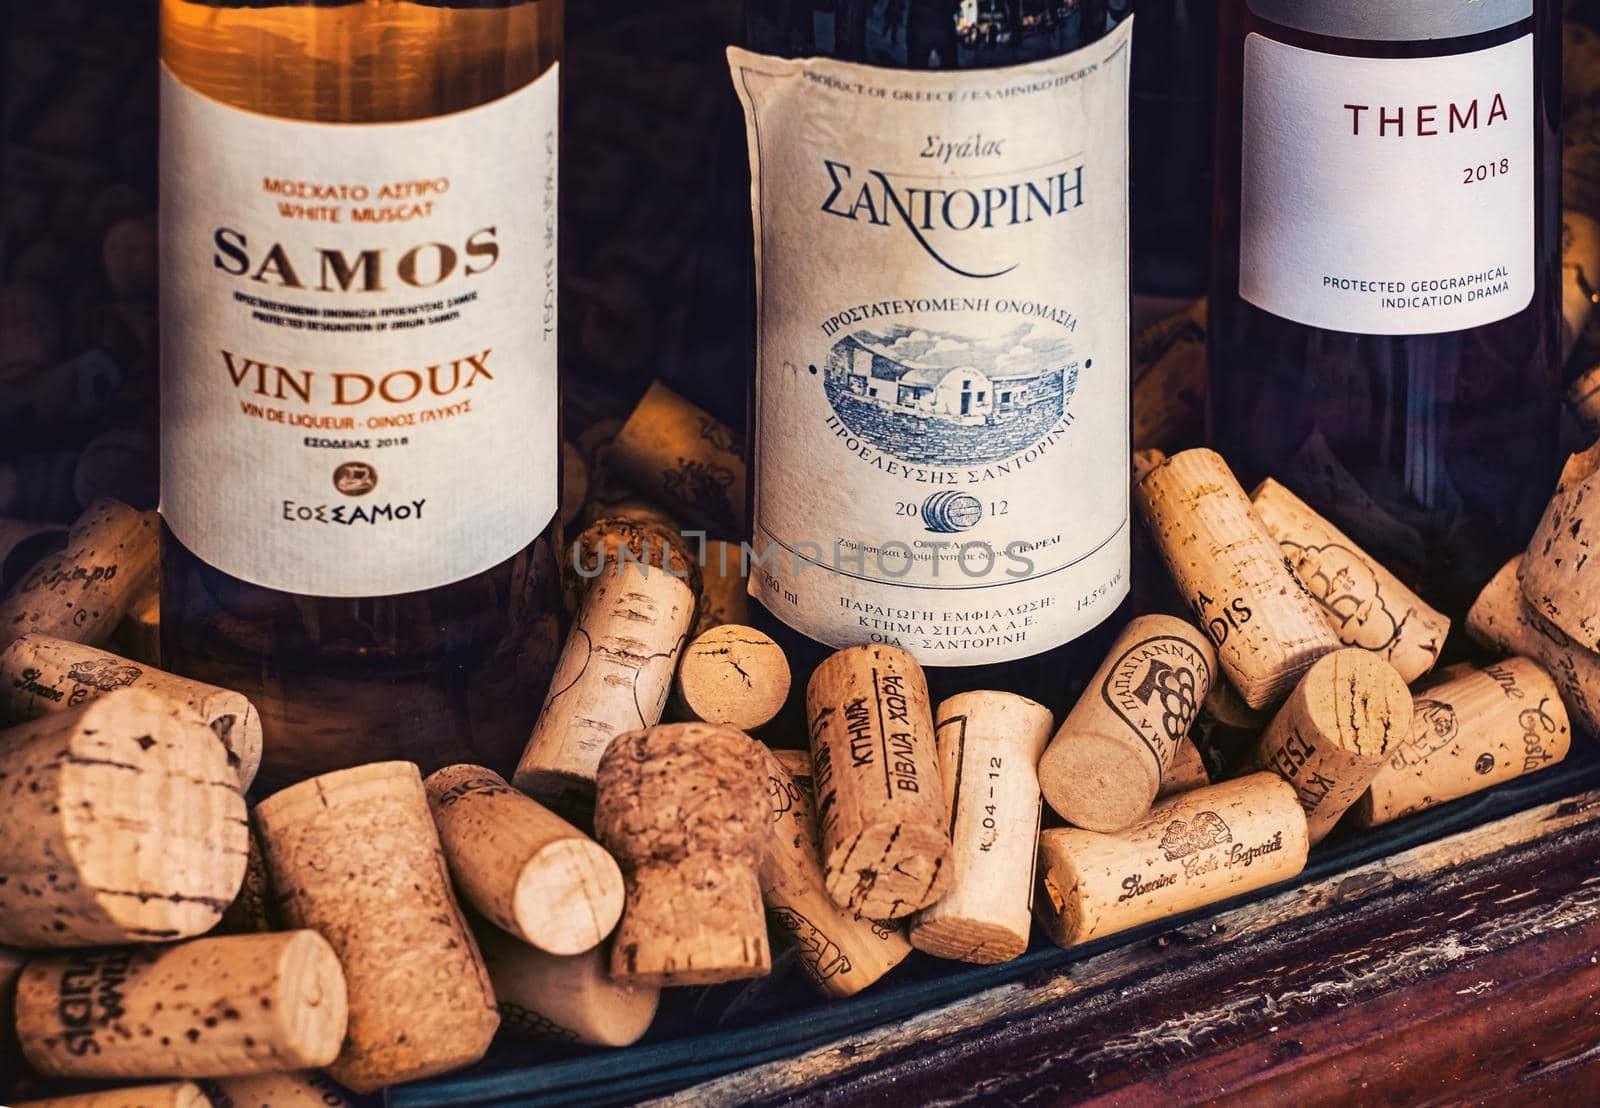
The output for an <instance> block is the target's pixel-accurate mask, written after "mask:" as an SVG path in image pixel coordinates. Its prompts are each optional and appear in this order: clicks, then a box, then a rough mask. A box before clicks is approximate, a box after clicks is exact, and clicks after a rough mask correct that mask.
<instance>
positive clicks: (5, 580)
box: [0, 519, 67, 596]
mask: <svg viewBox="0 0 1600 1108" xmlns="http://www.w3.org/2000/svg"><path fill="white" fill-rule="evenodd" d="M66 542H67V529H66V528H65V527H62V526H61V525H60V524H57V523H36V522H34V521H32V520H26V519H0V596H4V595H5V594H6V593H8V592H10V591H11V587H12V586H13V585H15V584H16V583H17V582H18V581H20V580H22V578H23V577H24V576H25V575H26V574H27V572H28V570H30V569H32V568H33V567H34V566H36V565H38V564H39V562H40V561H41V560H43V559H44V558H45V557H47V556H48V555H51V554H54V553H56V551H58V550H60V549H61V548H62V547H63V546H65V545H66Z"/></svg>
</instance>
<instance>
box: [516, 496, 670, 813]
mask: <svg viewBox="0 0 1600 1108" xmlns="http://www.w3.org/2000/svg"><path fill="white" fill-rule="evenodd" d="M577 545H578V547H579V548H580V551H588V552H590V553H594V554H595V556H594V557H593V558H591V559H589V560H586V561H584V563H583V564H584V565H585V566H586V567H588V568H589V569H592V570H595V571H597V572H598V575H597V576H595V577H594V578H593V579H592V580H590V581H589V582H588V584H587V586H586V587H585V591H584V593H583V596H582V599H581V600H580V601H579V606H578V614H577V619H576V621H575V622H574V624H573V627H572V630H571V631H570V632H569V633H568V635H567V641H566V643H565V645H564V646H563V647H562V650H561V658H560V661H559V662H558V663H557V665H556V671H555V675H554V677H552V679H551V681H550V691H549V694H548V695H547V696H546V697H545V701H544V704H543V706H542V707H541V708H540V709H539V718H538V721H537V722H536V723H535V724H534V726H533V733H532V735H531V736H530V737H529V739H528V745H527V748H526V749H525V750H524V751H523V754H522V759H521V761H520V762H519V763H518V764H517V769H516V773H515V775H514V776H513V777H512V783H513V784H515V785H516V787H517V788H519V789H521V790H522V791H523V792H525V793H528V794H529V795H530V796H532V797H533V798H534V799H535V800H538V801H540V802H541V803H543V804H545V805H547V806H549V807H551V808H554V809H555V810H556V811H559V812H561V813H563V814H565V815H570V816H573V817H575V818H581V816H582V814H583V813H584V812H586V811H587V810H588V808H589V807H590V805H591V804H592V803H593V799H594V774H595V768H596V767H597V766H598V765H599V764H600V756H601V755H602V754H604V753H605V749H606V745H607V744H608V743H610V742H611V740H612V738H613V737H614V736H616V735H618V734H620V733H621V732H623V731H633V730H637V729H639V728H643V727H650V726H652V725H654V724H656V723H658V722H659V721H660V719H661V713H662V711H663V710H664V709H665V708H666V704H667V696H668V694H669V693H670V691H671V688H672V674H673V671H674V669H675V668H676V666H677V662H678V656H679V654H680V653H681V651H682V650H683V647H684V645H685V643H686V642H687V639H688V632H689V628H690V626H691V625H692V624H693V621H694V611H695V594H696V591H697V589H696V585H697V583H698V575H697V573H696V572H695V569H694V566H693V564H692V563H691V562H689V561H688V559H687V558H686V557H685V556H684V555H683V553H682V551H681V550H680V549H678V548H677V547H676V546H675V545H673V544H671V543H670V542H669V541H668V534H667V532H666V531H665V530H664V529H662V528H659V527H656V526H654V525H651V524H637V523H632V522H630V521H626V520H617V519H608V520H603V521H601V522H600V523H597V524H595V525H594V527H592V528H590V529H589V530H588V531H586V532H585V537H582V538H580V539H579V541H578V544H577ZM630 559H633V560H630Z"/></svg>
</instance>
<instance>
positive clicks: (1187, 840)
mask: <svg viewBox="0 0 1600 1108" xmlns="http://www.w3.org/2000/svg"><path fill="white" fill-rule="evenodd" d="M1232 841H1233V832H1232V831H1229V830H1228V825H1227V824H1226V823H1224V822H1223V821H1222V817H1221V816H1219V815H1217V813H1215V812H1201V813H1200V814H1199V815H1197V816H1195V817H1194V823H1193V824H1190V823H1189V822H1188V821H1186V820H1181V819H1175V820H1173V821H1172V822H1171V823H1169V824H1167V830H1166V833H1165V834H1163V835H1162V836H1161V849H1162V851H1163V853H1165V854H1166V856H1167V861H1169V862H1176V861H1177V860H1178V859H1180V858H1187V857H1188V856H1189V855H1191V854H1195V853H1198V852H1199V851H1202V850H1205V849H1206V848H1207V847H1213V846H1216V845H1217V844H1218V843H1226V842H1232Z"/></svg>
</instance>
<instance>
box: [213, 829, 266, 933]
mask: <svg viewBox="0 0 1600 1108" xmlns="http://www.w3.org/2000/svg"><path fill="white" fill-rule="evenodd" d="M272 930H274V927H273V925H272V881H271V879H270V878H268V876H267V858H266V855H265V854H264V853H263V852H262V850H261V839H260V837H259V836H258V835H257V834H256V833H255V830H254V828H250V829H249V838H248V852H247V853H246V855H245V863H244V880H243V881H242V882H241V883H240V885H239V892H238V895H236V896H235V897H234V898H233V903H232V904H229V905H228V910H227V911H225V912H223V913H222V918H221V919H220V920H218V921H217V926H216V927H215V928H213V929H212V932H211V933H212V934H213V935H253V934H258V933H260V932H263V931H272Z"/></svg>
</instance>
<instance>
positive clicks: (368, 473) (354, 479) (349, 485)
mask: <svg viewBox="0 0 1600 1108" xmlns="http://www.w3.org/2000/svg"><path fill="white" fill-rule="evenodd" d="M333 487H334V488H336V489H338V490H339V491H340V492H342V493H344V495H346V496H365V495H367V493H369V492H371V491H372V490H373V489H375V488H377V487H378V471H377V470H376V469H374V468H372V466H370V465H368V464H367V463H366V462H345V463H344V464H343V465H341V466H340V467H339V468H338V469H336V470H334V471H333Z"/></svg>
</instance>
